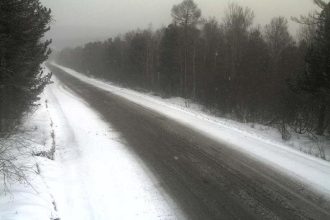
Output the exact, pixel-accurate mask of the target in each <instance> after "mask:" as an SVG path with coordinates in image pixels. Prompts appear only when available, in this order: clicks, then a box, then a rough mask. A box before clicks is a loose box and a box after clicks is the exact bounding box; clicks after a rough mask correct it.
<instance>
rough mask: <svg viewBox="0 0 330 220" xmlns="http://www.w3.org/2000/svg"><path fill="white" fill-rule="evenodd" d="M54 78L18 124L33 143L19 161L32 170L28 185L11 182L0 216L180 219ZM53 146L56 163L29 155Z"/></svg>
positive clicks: (113, 136)
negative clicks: (31, 114)
mask: <svg viewBox="0 0 330 220" xmlns="http://www.w3.org/2000/svg"><path fill="white" fill-rule="evenodd" d="M53 81H54V82H55V83H54V84H52V85H50V86H48V87H47V88H46V90H45V92H44V94H43V95H42V96H43V99H42V100H41V102H40V103H41V106H40V107H39V108H38V110H37V111H36V112H35V114H33V116H32V117H29V120H27V122H26V123H25V124H24V126H23V127H24V128H26V129H28V130H29V132H26V133H24V134H18V136H19V137H22V136H24V137H26V138H28V139H32V140H31V148H29V149H30V151H31V152H30V153H29V154H28V155H29V157H28V158H27V159H25V160H23V161H24V162H25V163H27V164H31V165H32V166H33V167H34V169H33V170H31V171H32V172H31V173H29V174H28V176H29V179H30V183H31V184H32V186H33V188H32V187H30V186H28V185H25V184H22V183H15V184H13V185H11V186H10V187H9V190H10V193H9V194H0V219H4V220H10V219H15V220H16V219H22V220H23V219H33V220H47V219H51V220H55V219H61V220H73V219H77V220H78V219H79V220H84V219H89V220H90V219H96V220H102V219H104V220H108V219H123V220H130V219H143V220H145V219H162V220H164V219H185V217H184V215H183V213H182V212H181V210H179V208H178V206H177V205H176V204H175V202H174V201H173V200H172V199H171V198H170V197H169V196H168V195H167V194H166V192H165V191H164V190H163V189H162V187H161V185H160V183H159V182H158V181H157V179H156V178H155V177H154V176H153V175H152V174H151V172H150V171H149V170H148V168H147V167H145V165H144V164H143V162H142V161H140V159H139V158H137V156H135V155H134V154H133V153H132V152H130V151H129V148H128V147H127V146H126V143H125V141H124V140H123V139H122V138H121V137H120V134H119V133H117V132H116V131H115V130H113V129H112V127H111V126H110V125H108V124H106V123H105V122H103V121H102V118H101V117H100V116H99V115H98V114H97V113H95V112H94V111H93V110H91V108H90V106H88V105H87V104H86V103H84V102H83V101H82V100H80V99H79V98H77V97H76V96H75V95H74V94H73V93H71V92H70V91H68V90H66V89H65V88H63V87H62V86H61V84H60V83H58V81H57V80H56V78H53ZM26 129H25V130H26ZM23 139H24V138H23ZM14 140H15V139H14ZM53 144H55V146H56V152H55V160H54V161H53V160H49V159H47V158H44V157H33V156H31V155H32V153H33V152H39V151H49V150H51V148H52V145H53ZM37 164H38V165H37ZM2 186H3V185H2V184H1V183H0V190H1V187H2ZM0 193H1V192H0Z"/></svg>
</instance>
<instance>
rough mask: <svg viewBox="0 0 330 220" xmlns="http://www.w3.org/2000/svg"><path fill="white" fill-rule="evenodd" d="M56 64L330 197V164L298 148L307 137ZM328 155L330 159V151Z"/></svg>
mask: <svg viewBox="0 0 330 220" xmlns="http://www.w3.org/2000/svg"><path fill="white" fill-rule="evenodd" d="M53 65H55V66H57V67H58V68H61V69H62V70H64V71H65V72H67V73H68V74H70V75H72V76H74V77H76V78H78V79H80V80H82V81H84V82H86V83H89V84H92V85H94V86H96V87H99V88H101V89H104V90H107V91H110V92H112V93H114V94H116V95H119V96H121V97H123V98H126V99H128V100H130V101H132V102H134V103H137V104H139V105H142V106H144V107H147V108H150V109H153V110H154V111H157V112H159V113H161V114H163V115H166V116H167V117H169V118H172V119H174V120H177V121H179V122H181V123H183V124H185V125H187V126H190V127H191V128H193V129H195V130H197V131H199V132H201V133H203V134H205V135H207V136H209V137H211V138H213V139H215V140H217V141H219V142H221V143H225V144H227V145H228V146H231V147H233V148H235V149H238V150H240V151H242V152H244V153H246V154H248V155H250V156H251V157H254V158H255V159H257V160H261V161H263V162H264V163H266V164H268V165H270V166H273V167H275V168H277V169H279V170H281V171H283V172H286V173H289V174H290V175H291V176H292V177H294V178H296V179H298V180H300V181H303V182H304V183H305V184H307V185H308V186H309V187H310V188H311V189H314V190H317V191H319V192H321V193H324V194H325V195H327V196H330V163H329V162H328V161H324V160H321V159H319V158H317V157H314V156H312V155H307V154H306V153H303V152H300V151H298V150H296V149H294V148H298V149H299V148H303V149H305V148H304V147H306V145H304V142H307V143H308V144H310V141H309V142H308V141H307V140H306V138H302V139H299V138H300V137H294V141H292V142H289V143H286V142H283V141H281V140H280V135H279V133H278V132H276V131H275V129H271V128H268V127H265V126H261V125H258V126H256V127H257V128H259V129H253V128H251V127H250V126H249V125H246V124H245V125H244V124H242V123H238V122H234V121H231V120H226V119H222V118H217V117H213V116H211V115H208V114H205V113H203V112H202V111H201V108H200V107H198V106H197V105H194V106H193V108H186V107H184V105H183V104H182V103H184V100H180V99H178V98H176V99H169V100H164V99H161V98H160V97H156V96H152V95H150V94H142V93H140V92H136V91H133V90H130V89H126V88H121V87H118V86H115V85H113V84H111V83H109V82H104V81H101V80H97V79H94V78H90V77H87V76H86V75H84V74H81V73H78V72H76V71H74V70H72V69H70V68H66V67H63V66H60V65H57V64H53ZM261 130H263V131H261ZM307 153H309V152H307ZM326 153H327V154H328V158H329V151H326ZM315 154H317V153H315Z"/></svg>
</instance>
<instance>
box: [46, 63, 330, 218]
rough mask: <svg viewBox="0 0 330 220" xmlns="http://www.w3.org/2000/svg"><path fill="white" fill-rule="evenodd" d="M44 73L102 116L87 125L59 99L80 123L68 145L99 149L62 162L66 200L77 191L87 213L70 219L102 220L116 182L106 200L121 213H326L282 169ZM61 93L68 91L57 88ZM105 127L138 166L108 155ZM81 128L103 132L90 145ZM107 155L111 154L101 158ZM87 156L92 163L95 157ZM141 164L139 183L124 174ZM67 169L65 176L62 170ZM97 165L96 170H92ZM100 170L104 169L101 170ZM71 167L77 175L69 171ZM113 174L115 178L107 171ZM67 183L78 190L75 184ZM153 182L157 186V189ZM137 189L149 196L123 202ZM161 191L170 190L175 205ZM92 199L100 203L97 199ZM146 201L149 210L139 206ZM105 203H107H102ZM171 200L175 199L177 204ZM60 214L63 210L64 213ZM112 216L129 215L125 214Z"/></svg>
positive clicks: (111, 148)
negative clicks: (119, 139) (76, 160)
mask: <svg viewBox="0 0 330 220" xmlns="http://www.w3.org/2000/svg"><path fill="white" fill-rule="evenodd" d="M51 70H52V71H53V73H54V74H55V76H56V77H57V78H58V79H59V80H60V81H61V83H62V84H63V85H65V86H66V87H67V88H68V90H71V91H73V92H74V93H75V94H77V95H78V96H79V97H81V98H82V99H83V100H84V101H85V102H86V103H88V104H89V105H90V106H92V107H93V108H94V109H95V110H96V111H97V112H99V113H100V116H101V117H102V118H103V120H104V121H105V122H104V124H101V125H100V123H99V122H98V123H97V124H93V123H92V122H90V120H88V118H91V117H87V118H84V117H85V115H90V113H89V112H81V111H80V109H81V108H80V107H79V106H78V105H77V106H76V107H74V108H72V104H71V102H72V101H73V103H74V100H75V97H71V98H70V99H68V98H67V99H68V100H67V101H65V99H64V100H63V97H60V99H61V100H60V101H59V102H61V103H62V104H61V106H62V110H63V112H64V114H63V115H66V117H69V118H70V120H71V121H72V120H76V121H73V122H72V123H73V124H79V123H80V124H81V127H78V128H75V129H73V130H74V131H76V133H75V134H74V135H72V137H73V136H74V137H75V138H71V139H70V136H69V139H70V140H71V141H72V142H79V144H78V146H84V147H85V150H86V152H88V153H90V151H88V149H89V148H90V147H93V148H95V147H100V149H97V150H95V151H94V152H93V151H92V152H93V153H94V154H96V155H91V154H83V155H85V156H84V158H85V159H84V160H83V163H82V164H80V165H79V167H75V166H77V165H76V164H77V163H75V165H74V166H73V167H71V165H70V164H71V163H72V162H71V161H72V158H70V159H68V162H67V163H68V165H67V167H68V172H69V175H68V178H67V179H68V181H70V182H73V183H76V182H78V183H77V184H72V185H71V186H72V187H73V188H69V189H68V193H71V192H72V193H73V195H75V196H73V197H72V198H76V196H77V197H78V199H77V200H76V201H79V202H82V203H84V204H78V205H77V208H78V207H80V208H81V207H85V209H84V210H85V211H86V212H87V213H84V212H81V213H80V214H81V216H74V217H76V218H72V219H84V218H85V219H109V218H108V217H109V216H105V213H111V212H107V211H106V210H107V209H109V208H110V207H111V206H112V205H115V204H112V205H110V204H111V203H110V202H108V204H107V199H109V197H112V196H114V194H110V192H111V190H109V188H112V189H117V188H116V187H119V190H115V191H117V192H123V191H125V190H123V188H121V187H124V188H125V189H130V190H129V191H128V192H127V193H126V194H123V195H121V194H120V193H119V194H117V195H115V197H116V199H115V200H114V201H116V200H119V201H122V202H121V203H120V204H119V205H118V204H117V206H115V207H116V210H117V211H118V213H122V212H123V211H125V210H126V211H127V212H129V213H135V214H136V213H141V212H139V211H141V210H144V211H142V213H145V214H146V213H149V214H150V213H151V215H152V214H154V215H153V216H149V217H150V218H151V219H152V218H154V219H155V218H156V219H173V218H183V216H182V215H181V214H179V213H180V211H179V210H183V212H184V213H185V215H187V217H188V219H276V218H280V219H309V218H312V219H328V218H329V217H330V210H329V209H330V208H329V206H328V205H329V203H328V201H327V200H325V199H324V198H322V197H320V196H319V195H318V194H314V193H312V192H311V191H310V190H308V188H306V187H305V186H304V185H303V184H302V183H301V182H299V181H297V180H296V179H292V178H289V175H288V174H286V173H283V172H279V171H278V170H277V169H275V168H273V167H271V166H266V164H265V163H262V162H260V161H257V160H254V159H253V158H252V157H251V156H249V155H248V154H244V153H242V152H241V151H238V150H235V148H232V147H227V146H225V145H224V144H220V143H219V142H217V141H215V140H213V139H211V138H209V137H207V136H205V135H203V134H201V133H200V132H196V131H194V130H193V129H191V128H188V127H186V126H184V125H182V124H180V123H178V122H176V121H174V120H171V119H169V118H167V117H166V116H164V115H161V114H159V113H157V112H155V111H152V110H150V109H146V108H145V107H143V106H140V105H138V104H135V103H132V102H130V101H128V100H125V99H123V98H121V97H118V96H116V95H114V94H112V93H110V92H108V91H105V90H102V89H100V88H96V87H94V86H92V85H89V84H86V83H84V82H82V81H80V80H78V79H76V78H74V77H72V76H70V75H69V74H66V73H65V72H64V71H62V70H60V69H58V68H56V67H54V66H53V67H51ZM62 93H68V92H65V91H64V90H63V91H62ZM68 94H69V93H68ZM54 96H56V95H54ZM77 112H80V113H79V114H77ZM71 118H73V119H71ZM70 120H69V119H68V120H67V121H70ZM98 121H99V120H98ZM106 122H108V124H107V123H106ZM109 125H111V128H113V129H114V130H116V131H117V132H118V133H117V134H116V135H115V136H116V137H118V136H121V137H122V140H126V142H125V145H127V146H129V147H130V149H131V150H132V152H134V153H135V154H136V155H138V156H139V158H140V159H141V161H143V164H142V163H141V161H139V160H138V159H136V158H135V157H134V154H131V157H132V158H133V160H132V161H137V162H136V163H137V164H140V165H139V166H136V165H134V164H133V165H129V167H128V168H127V167H125V166H127V164H130V163H129V161H131V159H132V158H127V157H125V155H123V154H122V152H120V153H119V154H116V153H115V152H117V149H118V146H120V143H118V142H116V141H113V139H114V138H113V137H112V136H110V137H109V136H108V135H106V133H107V132H106V131H107V129H108V126H109ZM89 132H96V133H97V134H98V135H102V136H103V135H104V137H103V138H101V139H98V138H97V139H98V140H97V141H96V142H94V140H93V139H90V138H86V136H88V134H89ZM110 133H111V132H110ZM115 139H116V138H115ZM98 141H100V142H98ZM120 148H121V147H120ZM83 149H84V148H83ZM112 152H114V155H112V157H110V158H108V157H109V155H111V154H112ZM127 152H129V151H127ZM127 152H126V153H127ZM77 153H79V152H77ZM126 153H125V154H126ZM69 155H72V154H69ZM63 158H65V155H64V156H63ZM95 158H100V160H99V161H95ZM122 158H126V159H125V160H127V161H126V163H124V165H120V164H121V161H122ZM85 163H87V164H85ZM117 164H119V165H118V166H117ZM113 166H115V167H113ZM143 166H146V167H148V169H145V170H146V173H148V172H149V170H150V171H151V172H152V173H153V175H154V176H153V177H150V176H149V177H148V175H146V176H144V177H143V178H142V180H141V179H139V178H135V179H134V180H131V181H130V180H128V179H126V177H127V178H131V177H132V176H133V177H134V176H136V173H137V172H139V169H138V168H136V167H143ZM101 168H102V169H101ZM71 169H72V170H73V171H72V172H73V173H72V172H71V173H70V170H71ZM99 170H102V171H103V172H102V173H97V172H98V171H99ZM105 170H107V171H108V173H107V174H106V175H105V174H104V171H105ZM122 170H129V171H130V170H131V171H130V172H128V173H126V177H122V175H121V171H122ZM77 171H81V173H78V174H77V173H75V172H77ZM118 172H119V174H118ZM113 174H114V175H115V176H112V175H113ZM81 175H86V176H87V177H88V176H89V175H93V177H94V180H95V177H98V178H96V180H100V179H102V183H100V182H96V183H95V182H93V180H89V178H84V179H85V181H86V182H83V183H81V182H79V181H81V178H80V177H81ZM95 175H96V176H95ZM104 175H105V177H104ZM151 176H152V175H151ZM70 178H73V179H70ZM111 178H119V179H116V181H115V183H117V184H118V182H119V183H122V184H123V185H124V186H122V185H121V184H120V185H119V186H118V185H116V184H115V185H114V184H113V181H111ZM121 178H122V179H121ZM148 178H149V179H148ZM145 179H147V181H146V180H145ZM103 181H104V182H103ZM321 181H322V180H321ZM126 184H128V185H126ZM148 184H149V185H150V187H148ZM69 185H70V184H69ZM75 185H78V186H79V187H82V189H79V188H78V189H76V187H74V186H75ZM155 185H158V186H159V187H158V189H159V190H157V187H155ZM100 187H101V188H104V189H107V191H106V192H109V193H106V194H102V193H101V194H98V193H100V191H97V190H96V189H97V188H100ZM143 188H144V189H145V188H147V191H151V193H150V194H149V195H155V196H152V197H151V198H149V199H148V194H146V195H144V194H143V195H142V196H137V198H141V201H138V202H137V203H136V204H142V206H141V207H136V206H135V205H134V204H133V203H132V204H129V203H127V202H126V201H130V200H129V198H131V197H132V194H133V195H134V194H136V193H138V195H140V194H139V192H140V190H141V189H143ZM93 189H94V190H93ZM163 190H164V192H163ZM81 192H89V195H88V196H87V198H84V197H79V195H84V194H81ZM94 193H96V194H94ZM167 195H170V196H171V198H172V199H173V200H174V201H175V203H174V202H172V201H171V200H170V199H169V198H168V196H167ZM85 196H86V195H85ZM133 197H134V196H133ZM63 198H64V197H63ZM58 199H59V200H61V198H58ZM100 200H102V201H101V202H99V201H100ZM146 203H147V204H149V205H150V207H148V208H146V207H147V206H146V205H145V204H146ZM62 204H65V202H63V203H62ZM106 204H107V205H108V206H106V207H104V205H106ZM175 204H178V206H179V207H180V209H178V208H177V207H176V205H175ZM72 207H74V206H72ZM62 208H63V209H65V207H62ZM59 209H61V207H59ZM131 209H133V210H131ZM88 210H95V212H93V216H88V214H91V213H88ZM173 212H174V213H176V214H173ZM65 213H70V210H67V211H66V212H65ZM74 213H76V212H74ZM78 213H79V212H78ZM157 213H162V216H158V217H155V216H157ZM77 217H79V218H77ZM83 217H84V218H83ZM115 219H135V218H133V217H132V216H126V218H125V217H123V218H118V217H117V218H115ZM141 219H143V218H141Z"/></svg>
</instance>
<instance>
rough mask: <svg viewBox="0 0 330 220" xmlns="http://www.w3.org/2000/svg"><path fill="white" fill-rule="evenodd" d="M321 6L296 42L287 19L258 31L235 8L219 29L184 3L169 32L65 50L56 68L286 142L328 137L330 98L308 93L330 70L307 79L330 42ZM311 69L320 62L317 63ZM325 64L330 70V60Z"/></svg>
mask: <svg viewBox="0 0 330 220" xmlns="http://www.w3.org/2000/svg"><path fill="white" fill-rule="evenodd" d="M315 2H316V3H317V4H318V5H319V6H320V8H321V11H322V12H321V13H319V14H314V15H313V16H311V17H302V18H300V19H296V20H297V21H299V22H301V23H304V24H302V26H303V28H302V30H301V33H300V35H299V36H300V37H299V39H298V40H295V39H294V38H293V37H292V36H291V35H290V33H289V31H288V21H287V20H286V18H283V17H276V18H273V19H272V20H271V22H270V23H269V24H267V25H266V26H265V27H261V26H255V25H254V24H253V20H254V13H253V11H252V10H251V9H249V8H244V7H241V6H239V5H236V4H230V5H229V7H228V9H227V11H226V13H225V15H224V19H223V20H222V21H221V22H219V21H217V20H216V19H215V18H210V19H203V18H202V17H201V10H200V9H199V8H198V6H197V5H196V4H195V3H194V2H193V1H192V0H184V1H183V2H182V3H180V4H178V5H175V6H174V7H173V8H172V11H171V15H172V17H173V22H172V23H171V24H170V25H168V26H167V27H164V28H161V29H159V30H156V31H152V30H150V29H147V30H137V31H132V32H129V33H127V34H125V35H124V36H118V37H116V38H114V39H112V38H111V39H109V40H107V41H105V42H94V43H88V44H86V45H85V46H83V47H78V48H74V49H65V50H63V51H62V52H61V53H60V54H59V56H58V58H57V61H58V62H59V63H60V64H62V65H65V66H68V67H71V68H73V69H76V70H77V71H80V72H83V73H86V74H91V75H94V76H96V77H99V78H104V79H108V80H111V81H113V82H116V83H119V84H121V85H124V86H128V87H132V88H138V89H144V90H147V91H153V92H155V93H157V94H159V95H161V96H164V97H171V96H180V97H184V98H186V99H189V100H194V101H195V102H199V103H201V104H203V105H205V106H207V107H208V108H212V109H216V110H217V111H218V112H220V113H221V114H223V115H230V116H231V117H234V118H236V119H237V120H240V121H244V122H258V123H264V124H271V125H273V126H277V127H278V128H279V129H280V131H281V132H282V135H283V138H284V139H287V138H289V136H290V134H289V130H290V129H294V130H295V131H296V132H299V133H305V132H313V131H316V132H317V133H318V134H323V133H324V132H325V131H326V130H327V127H328V124H329V122H328V116H329V111H328V108H327V107H328V98H326V97H327V95H328V94H329V90H325V92H324V90H322V92H323V93H322V94H321V93H319V91H318V92H316V93H317V94H316V93H315V91H312V90H311V89H307V87H308V86H311V87H314V88H315V87H318V86H319V85H318V83H317V82H320V81H322V80H324V76H325V75H326V76H328V75H329V70H328V69H326V70H325V71H326V73H324V74H325V75H324V76H322V74H323V73H322V74H320V75H319V76H318V77H314V79H315V80H316V82H315V83H314V84H313V85H312V84H311V79H309V78H308V77H307V75H312V76H313V75H315V74H314V73H315V72H311V73H309V72H308V71H309V70H308V69H310V68H308V67H310V66H311V65H310V62H309V61H308V56H309V54H312V52H311V51H314V50H315V48H316V46H315V44H316V42H319V41H320V39H318V37H317V36H319V37H320V36H321V35H324V36H322V37H323V38H325V41H328V40H329V39H330V38H329V37H330V35H328V36H325V34H326V31H329V29H327V28H329V27H328V26H327V27H325V28H326V31H325V30H321V28H322V27H323V26H326V25H328V23H327V22H329V18H330V16H329V8H330V5H329V4H327V3H325V2H323V1H321V0H316V1H315ZM322 14H323V15H322ZM322 16H323V17H324V19H323V20H322V19H321V17H322ZM321 26H322V27H321ZM322 31H323V32H322ZM327 34H329V33H327ZM326 38H328V39H326ZM323 40H324V39H323ZM323 46H324V45H323ZM326 46H327V49H328V50H329V45H326ZM318 52H319V51H318ZM318 52H317V53H318ZM322 53H327V52H326V51H325V50H323V51H322ZM328 53H329V52H328ZM322 56H323V55H322ZM310 57H311V56H310ZM310 61H311V62H314V63H315V62H316V66H318V65H319V64H318V63H317V62H321V60H320V59H319V58H317V57H316V56H314V57H312V58H311V59H310ZM322 62H325V63H327V64H328V65H325V66H328V67H327V68H329V66H330V65H329V59H328V60H327V58H325V60H323V61H322ZM312 78H313V77H312ZM325 78H326V77H325ZM298 79H299V80H298ZM324 82H326V83H328V81H324ZM324 82H323V83H324ZM307 85H308V86H307ZM326 86H329V85H328V84H326ZM326 88H328V87H326ZM321 96H322V97H321Z"/></svg>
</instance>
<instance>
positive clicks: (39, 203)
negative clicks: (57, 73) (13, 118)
mask: <svg viewBox="0 0 330 220" xmlns="http://www.w3.org/2000/svg"><path fill="white" fill-rule="evenodd" d="M39 104H40V106H39V107H38V108H37V109H36V111H34V112H33V113H32V114H29V115H27V116H26V118H25V119H24V123H23V125H22V126H21V127H20V129H19V131H18V133H17V134H15V135H13V136H11V137H10V138H9V139H5V140H0V145H1V147H3V146H8V147H9V148H8V150H7V154H6V156H4V157H5V158H8V157H10V158H11V159H12V162H13V163H15V164H16V165H17V166H20V167H22V169H24V173H25V175H26V181H17V179H16V178H14V179H8V182H7V184H6V185H4V182H3V178H2V176H1V177H0V219H1V220H2V219H3V220H12V219H15V220H26V219H33V220H47V219H53V220H54V219H57V217H58V215H57V211H56V202H55V201H54V198H53V195H52V193H51V192H50V191H49V187H48V185H47V183H46V181H45V179H44V178H43V176H42V170H43V169H49V168H53V167H56V162H54V161H51V160H49V159H46V158H43V157H36V156H33V154H35V153H38V152H41V151H49V150H50V148H51V143H52V137H51V130H52V129H51V126H50V125H51V121H50V115H49V112H48V111H47V107H46V103H45V98H44V97H43V98H42V99H41V100H40V103H39ZM2 156H3V154H2ZM13 156H14V157H13ZM41 164H44V166H42V165H41Z"/></svg>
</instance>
